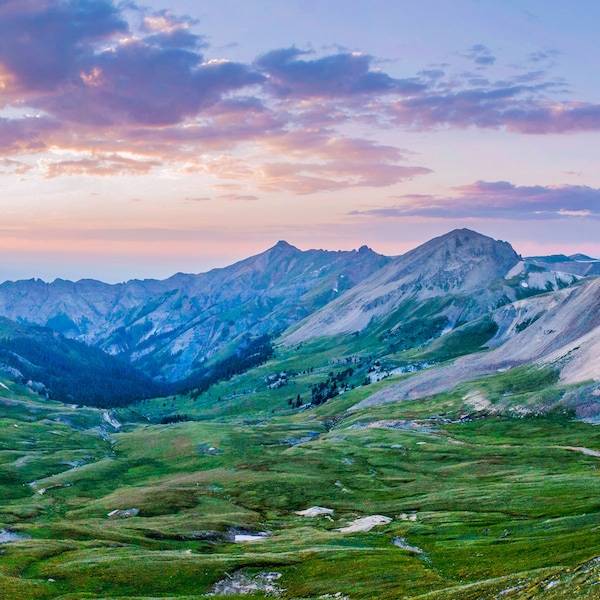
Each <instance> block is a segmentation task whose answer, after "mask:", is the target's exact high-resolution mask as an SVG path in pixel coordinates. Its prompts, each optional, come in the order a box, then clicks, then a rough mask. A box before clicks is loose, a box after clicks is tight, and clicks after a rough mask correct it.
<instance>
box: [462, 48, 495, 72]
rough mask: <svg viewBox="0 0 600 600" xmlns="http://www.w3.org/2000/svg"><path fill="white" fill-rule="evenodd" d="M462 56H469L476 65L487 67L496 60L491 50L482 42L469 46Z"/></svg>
mask: <svg viewBox="0 0 600 600" xmlns="http://www.w3.org/2000/svg"><path fill="white" fill-rule="evenodd" d="M464 56H465V57H467V58H470V59H471V60H472V61H473V62H474V63H475V64H476V65H477V66H478V67H487V66H490V65H493V64H494V63H495V62H496V57H495V56H494V55H493V54H492V51H491V50H490V49H489V48H488V47H487V46H484V45H483V44H475V45H474V46H471V47H470V48H469V50H468V52H467V53H466V54H465V55H464Z"/></svg>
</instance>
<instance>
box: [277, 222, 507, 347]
mask: <svg viewBox="0 0 600 600" xmlns="http://www.w3.org/2000/svg"><path fill="white" fill-rule="evenodd" d="M518 262H519V256H518V255H517V253H516V252H515V251H514V250H513V249H512V247H511V246H510V244H508V243H507V242H499V241H496V240H493V239H492V238H489V237H487V236H484V235H481V234H479V233H476V232H474V231H470V230H468V229H460V230H455V231H452V232H450V233H448V234H446V235H443V236H441V237H438V238H435V239H433V240H431V241H429V242H427V243H426V244H423V245H422V246H419V247H418V248H415V249H414V250H412V251H410V252H407V253H406V254H404V255H402V256H400V257H398V258H396V259H394V260H392V261H390V262H389V263H388V264H387V265H386V266H385V267H383V268H382V269H380V270H379V271H377V272H376V273H374V274H373V275H372V276H371V277H369V278H367V279H365V280H364V281H362V282H361V283H360V284H358V285H357V286H356V287H354V288H353V289H352V290H350V291H349V292H347V293H346V294H344V295H343V296H341V297H340V298H338V299H336V300H334V301H333V302H331V303H330V304H328V305H327V306H325V307H324V308H323V309H321V310H320V311H318V312H317V313H316V314H314V315H312V316H310V317H309V318H308V319H306V321H304V322H303V323H301V324H300V325H299V327H298V328H296V329H295V330H294V331H292V332H291V333H290V334H289V335H287V336H286V342H287V343H290V344H292V343H297V342H300V341H304V340H307V339H309V338H311V337H315V336H327V335H334V334H337V333H349V332H353V331H360V330H362V329H364V328H366V327H367V325H369V323H370V322H371V321H372V320H373V319H375V320H377V319H382V318H383V317H385V316H387V315H390V314H391V313H393V312H394V311H395V310H396V309H398V307H400V306H401V305H402V304H403V303H406V302H409V301H410V302H412V303H413V304H415V303H423V302H426V301H428V300H431V299H433V298H442V297H446V298H452V302H451V303H450V304H451V306H447V307H446V310H445V312H444V314H445V315H447V317H448V320H449V323H450V326H453V325H454V324H456V322H458V321H467V320H471V319H473V318H475V317H477V316H480V315H481V314H484V313H486V312H488V311H489V310H491V309H493V308H494V307H495V306H496V305H497V304H498V302H499V301H500V300H501V299H502V298H503V297H504V296H507V295H508V296H511V295H512V298H511V299H514V292H513V291H512V290H511V289H510V288H509V286H508V285H507V284H505V283H499V284H498V285H496V286H495V288H494V287H492V283H494V282H496V283H497V282H498V280H499V279H501V278H503V277H504V276H505V275H506V274H507V273H508V272H509V270H510V269H511V268H512V267H514V266H515V265H516V264H517V263H518ZM403 316H404V317H405V316H406V315H405V314H403Z"/></svg>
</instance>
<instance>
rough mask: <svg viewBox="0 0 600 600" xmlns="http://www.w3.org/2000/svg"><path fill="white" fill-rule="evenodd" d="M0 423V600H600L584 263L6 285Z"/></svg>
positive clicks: (599, 377) (596, 384)
mask: <svg viewBox="0 0 600 600" xmlns="http://www.w3.org/2000/svg"><path fill="white" fill-rule="evenodd" d="M0 410H1V412H0V461H1V464H2V469H1V471H0V498H1V500H2V502H1V503H0V599H6V600H21V599H22V600H30V599H31V600H34V599H35V600H37V599H40V600H41V599H55V598H60V599H62V600H75V599H103V600H109V599H110V600H115V599H121V600H125V599H138V600H142V599H146V600H150V599H153V600H158V599H160V600H174V599H182V600H183V599H186V600H192V599H199V598H208V597H213V596H222V597H224V598H238V597H239V598H264V597H279V598H282V599H290V600H309V599H310V600H316V599H325V598H331V599H334V598H337V599H340V600H344V599H346V600H358V599H365V598H382V599H390V600H391V599H399V598H410V599H421V600H479V599H490V600H491V599H497V600H525V599H532V598H536V599H537V598H539V599H542V600H554V599H558V598H600V469H599V467H600V429H599V428H598V427H597V424H598V423H600V260H596V259H594V258H591V257H588V256H584V255H581V254H577V255H572V256H565V255H555V256H537V257H528V258H523V257H521V256H520V255H519V254H517V252H515V250H514V249H513V248H512V247H511V245H510V244H509V243H507V242H503V241H496V240H493V239H491V238H489V237H486V236H483V235H481V234H479V233H476V232H474V231H470V230H468V229H461V230H456V231H452V232H450V233H448V234H446V235H444V236H441V237H439V238H436V239H433V240H431V241H429V242H427V243H425V244H423V245H422V246H420V247H418V248H416V249H414V250H412V251H410V252H408V253H406V254H404V255H401V256H396V257H387V256H382V255H379V254H377V253H375V252H374V251H372V250H371V249H369V248H367V247H366V246H363V247H362V248H360V249H359V250H355V251H351V252H331V251H325V250H309V251H301V250H299V249H297V248H295V247H293V246H291V245H290V244H288V243H286V242H283V241H282V242H279V243H277V244H276V245H275V246H274V247H272V248H270V249H269V250H267V251H266V252H264V253H262V254H259V255H257V256H253V257H251V258H248V259H246V260H243V261H241V262H239V263H236V264H234V265H231V266H229V267H226V268H223V269H214V270H212V271H210V272H208V273H203V274H198V275H190V274H182V273H179V274H176V275H174V276H172V277H171V278H169V279H166V280H164V281H157V280H132V281H128V282H126V283H121V284H118V285H109V284H105V283H102V282H99V281H94V280H82V281H77V282H71V281H64V280H55V281H54V282H52V283H45V282H43V281H41V280H39V279H35V280H28V281H17V282H8V281H7V282H4V283H2V284H0Z"/></svg>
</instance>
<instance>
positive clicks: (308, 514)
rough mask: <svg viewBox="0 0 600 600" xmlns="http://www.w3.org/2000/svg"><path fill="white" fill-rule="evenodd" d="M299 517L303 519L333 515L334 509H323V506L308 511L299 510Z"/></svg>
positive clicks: (313, 507)
mask: <svg viewBox="0 0 600 600" xmlns="http://www.w3.org/2000/svg"><path fill="white" fill-rule="evenodd" d="M296 514H297V515H300V516H301V517H318V516H321V515H332V514H333V508H323V507H322V506H311V507H310V508H307V509H306V510H297V511H296Z"/></svg>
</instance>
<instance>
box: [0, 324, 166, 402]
mask: <svg viewBox="0 0 600 600" xmlns="http://www.w3.org/2000/svg"><path fill="white" fill-rule="evenodd" d="M0 374H2V375H3V376H8V377H9V378H10V379H12V380H13V381H16V382H20V383H22V384H25V385H26V387H27V388H29V389H30V390H32V391H34V392H35V393H38V394H40V395H41V396H44V397H49V398H52V399H55V400H60V401H61V402H67V403H76V404H83V405H88V406H103V407H112V406H123V405H126V404H131V403H132V402H137V401H139V400H143V399H146V398H152V397H156V396H160V395H163V394H164V393H166V392H167V390H166V387H165V386H163V385H160V384H158V383H156V382H154V381H152V380H151V379H149V378H148V377H147V376H146V375H144V374H143V373H141V372H139V371H138V370H136V369H135V368H134V367H132V366H131V365H130V364H128V363H127V362H125V361H122V360H119V359H118V358H116V357H114V356H110V355H108V354H106V353H105V352H102V351H101V350H99V349H98V348H93V347H90V346H88V345H86V344H83V343H82V342H78V341H76V340H69V339H66V338H64V337H63V336H61V335H60V334H58V333H56V332H53V331H52V330H51V329H49V328H47V327H40V326H38V325H27V324H24V323H14V322H12V321H9V320H8V319H6V318H3V317H0Z"/></svg>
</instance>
